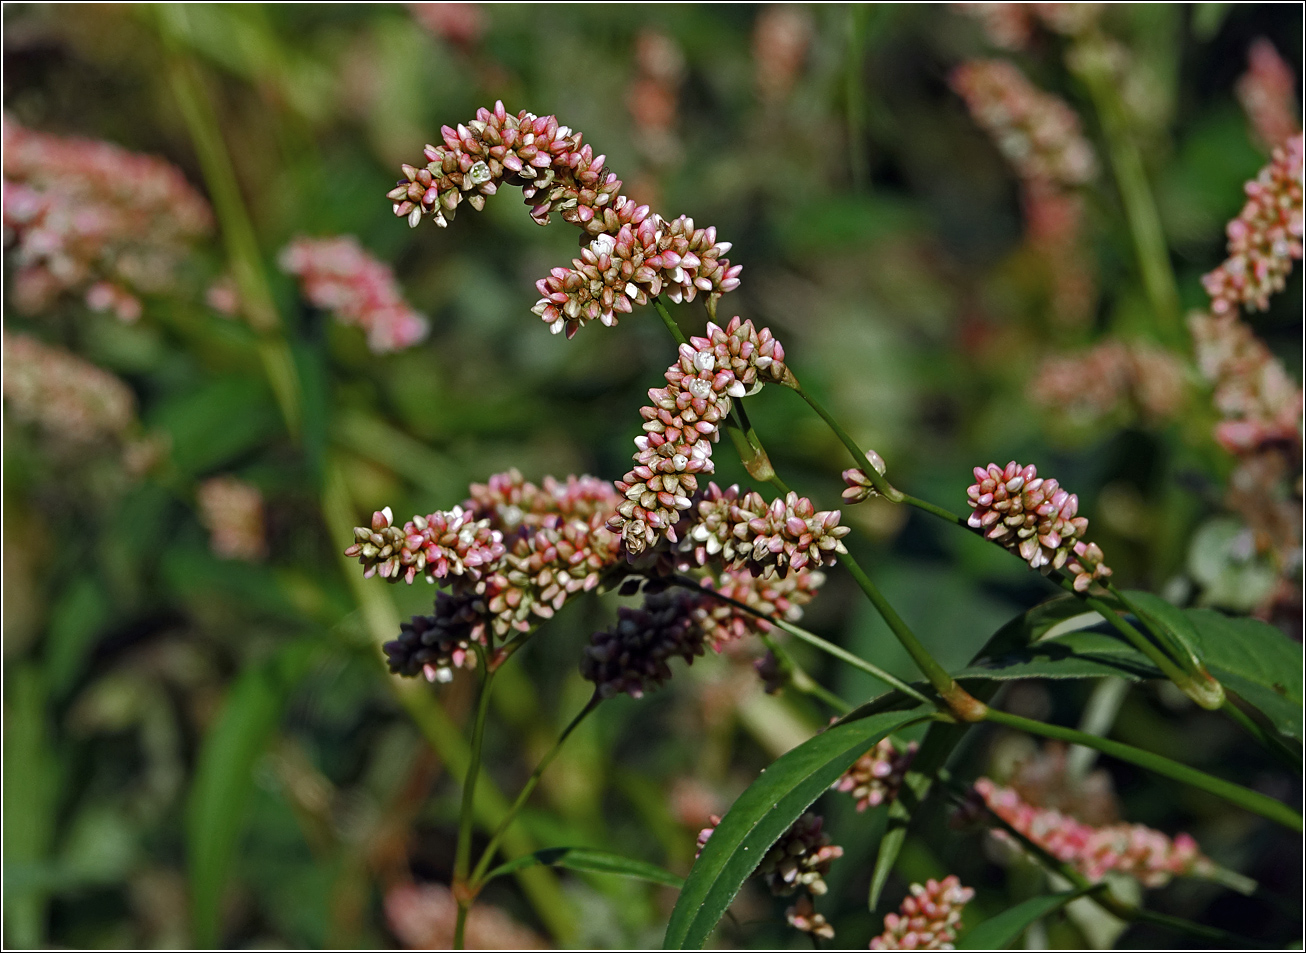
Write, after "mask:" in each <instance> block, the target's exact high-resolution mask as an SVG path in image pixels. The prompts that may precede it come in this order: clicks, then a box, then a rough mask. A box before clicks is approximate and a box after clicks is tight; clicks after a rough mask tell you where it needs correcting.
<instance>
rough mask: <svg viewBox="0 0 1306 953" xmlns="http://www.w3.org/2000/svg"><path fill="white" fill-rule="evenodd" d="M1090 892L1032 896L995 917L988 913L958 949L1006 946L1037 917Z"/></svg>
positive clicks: (963, 938) (965, 935)
mask: <svg viewBox="0 0 1306 953" xmlns="http://www.w3.org/2000/svg"><path fill="white" fill-rule="evenodd" d="M1088 889H1093V888H1088ZM1087 892H1088V890H1068V891H1066V892H1065V893H1053V894H1048V895H1047V896H1043V897H1031V898H1030V899H1029V900H1026V901H1025V902H1024V903H1018V904H1016V905H1015V906H1014V907H1012V908H1011V909H1009V910H1003V911H1002V912H1001V913H999V914H998V915H997V916H996V917H989V918H988V919H987V920H985V921H984V922H983V923H981V924H979V925H978V926H976V927H974V928H973V929H970V930H967V931H966V932H965V933H963V934H962V935H961V937H960V938H959V939H958V940H957V949H959V950H1003V949H1006V948H1007V946H1009V945H1010V944H1011V943H1012V942H1014V941H1015V939H1016V938H1017V937H1018V936H1020V934H1021V933H1023V932H1024V931H1025V929H1026V928H1027V927H1028V926H1029V925H1030V924H1032V923H1033V922H1034V921H1035V920H1040V919H1042V918H1043V917H1046V916H1047V915H1048V914H1050V913H1055V912H1056V911H1057V910H1060V909H1061V908H1062V907H1064V906H1065V905H1066V904H1068V903H1070V901H1072V900H1075V899H1077V898H1079V897H1082V896H1083V895H1084V894H1085V893H1087Z"/></svg>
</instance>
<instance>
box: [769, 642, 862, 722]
mask: <svg viewBox="0 0 1306 953" xmlns="http://www.w3.org/2000/svg"><path fill="white" fill-rule="evenodd" d="M757 636H758V638H760V639H761V640H762V644H763V645H765V646H766V647H767V649H768V650H769V651H770V653H771V654H772V655H774V656H775V657H776V659H777V660H778V661H779V662H780V665H781V666H782V667H783V668H784V670H785V671H786V672H787V673H788V675H789V684H790V685H792V686H793V688H794V691H797V692H801V693H802V694H804V695H810V696H812V697H813V698H815V699H817V700H819V701H822V702H824V703H825V704H826V705H827V706H829V707H830V708H832V709H834V710H835V711H837V712H838V713H839V714H841V715H846V714H848V712H850V711H852V710H853V706H852V705H850V704H848V703H847V702H846V701H844V700H843V699H842V698H840V697H839V696H838V695H836V694H835V693H834V692H832V691H830V690H829V689H828V688H826V687H825V686H824V685H822V684H821V683H820V682H818V681H817V680H816V679H814V678H812V676H810V675H808V674H807V672H805V671H804V670H803V668H802V666H800V665H799V664H798V663H797V662H795V661H794V659H793V656H792V655H790V654H789V653H788V652H787V651H786V650H785V647H784V646H783V645H781V644H780V643H779V642H777V641H776V640H775V639H773V638H771V636H769V635H767V634H766V633H765V632H759V633H758V634H757Z"/></svg>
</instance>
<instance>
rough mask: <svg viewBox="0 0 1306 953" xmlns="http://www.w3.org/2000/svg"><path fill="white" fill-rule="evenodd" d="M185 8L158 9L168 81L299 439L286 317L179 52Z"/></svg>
mask: <svg viewBox="0 0 1306 953" xmlns="http://www.w3.org/2000/svg"><path fill="white" fill-rule="evenodd" d="M185 7H186V5H185V4H182V3H169V4H160V5H159V7H158V8H157V12H158V14H159V17H158V24H159V33H160V36H161V37H162V39H163V41H164V45H165V47H166V48H167V49H168V53H169V56H168V66H167V69H168V79H169V82H170V83H171V85H172V92H173V95H174V96H175V97H176V99H177V105H178V106H179V107H180V108H181V114H182V118H183V119H184V120H185V122H186V128H187V131H188V132H189V133H190V137H191V141H192V142H193V143H194V145H195V152H196V155H197V156H198V157H199V161H200V168H201V170H202V171H203V173H204V184H205V185H206V186H208V190H209V195H211V196H212V198H213V209H214V212H215V213H216V215H217V219H218V224H219V226H220V227H221V232H222V242H223V245H224V246H225V248H226V252H227V259H228V261H229V262H230V265H231V272H232V275H233V277H234V278H235V280H236V286H237V288H238V289H239V290H240V297H241V310H242V313H243V314H244V316H245V319H246V320H247V321H248V322H249V325H250V327H251V328H253V329H254V331H255V333H256V334H257V335H258V353H259V359H260V360H261V361H262V363H263V368H264V372H265V373H266V374H267V378H268V383H269V384H271V386H272V392H273V394H274V395H275V396H276V400H277V405H278V407H279V408H280V410H281V415H282V417H283V418H284V419H285V421H286V429H287V430H289V431H290V434H291V436H292V437H295V438H297V437H298V436H299V431H300V426H301V423H302V413H301V409H300V383H299V375H298V373H297V372H296V370H295V364H294V358H293V357H292V356H291V353H290V349H289V348H288V347H287V346H286V341H285V338H284V337H283V335H282V329H281V318H280V316H279V315H278V314H277V309H276V305H275V304H274V303H273V300H272V292H271V289H270V288H269V287H268V282H267V276H266V275H265V274H264V271H263V264H262V256H261V254H260V252H259V246H258V238H257V237H256V236H255V233H254V226H253V223H252V222H251V221H250V217H249V212H248V211H247V209H246V208H245V201H244V199H243V198H242V196H241V194H240V186H239V184H238V183H237V181H236V172H235V169H234V167H233V166H232V162H231V154H230V153H229V152H228V150H227V146H226V143H225V142H223V140H222V131H221V129H220V127H219V125H218V118H217V115H216V113H215V112H214V109H213V103H212V102H211V101H210V100H209V97H208V93H207V92H206V91H205V89H204V82H203V79H202V77H201V76H200V75H199V71H198V69H197V68H196V66H195V64H194V63H193V62H191V60H190V58H189V57H187V56H186V55H185V54H184V53H183V52H182V51H181V49H180V39H181V38H182V37H185V36H188V35H189V32H190V29H191V27H190V22H189V19H188V17H187V11H186V9H185Z"/></svg>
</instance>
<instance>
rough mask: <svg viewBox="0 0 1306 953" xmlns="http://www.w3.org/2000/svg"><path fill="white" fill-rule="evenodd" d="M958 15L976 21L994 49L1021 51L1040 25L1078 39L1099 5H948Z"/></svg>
mask: <svg viewBox="0 0 1306 953" xmlns="http://www.w3.org/2000/svg"><path fill="white" fill-rule="evenodd" d="M948 6H949V7H951V8H952V9H953V10H955V11H956V12H957V13H961V14H965V15H966V16H970V17H974V18H975V19H976V20H978V21H979V23H980V26H981V28H982V29H983V30H984V34H985V36H987V37H988V40H989V42H990V43H992V44H993V45H994V46H997V47H1001V48H1002V49H1006V50H1024V49H1026V48H1028V47H1029V45H1030V41H1031V40H1032V39H1033V35H1034V28H1035V27H1036V26H1038V25H1039V24H1042V25H1043V26H1044V27H1046V28H1047V29H1049V30H1051V31H1053V32H1054V33H1061V34H1063V35H1065V36H1077V35H1079V34H1080V33H1083V32H1084V31H1086V30H1088V29H1089V28H1090V27H1091V26H1092V25H1093V24H1094V23H1095V22H1096V21H1097V19H1098V18H1099V17H1100V16H1101V15H1102V9H1103V7H1104V6H1105V4H1102V3H950V4H948Z"/></svg>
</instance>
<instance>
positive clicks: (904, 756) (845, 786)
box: [834, 738, 917, 812]
mask: <svg viewBox="0 0 1306 953" xmlns="http://www.w3.org/2000/svg"><path fill="white" fill-rule="evenodd" d="M916 748H917V744H916V742H914V741H912V742H908V743H907V745H905V746H904V747H903V748H901V749H900V748H899V747H898V746H897V745H896V744H894V743H893V741H892V739H889V738H882V739H881V740H880V741H878V742H877V743H876V745H875V747H874V748H872V749H871V750H870V751H868V752H866V754H864V755H862V756H861V757H860V758H858V759H857V760H856V761H854V762H853V764H852V766H851V767H850V768H849V769H848V770H847V771H845V772H844V773H843V774H842V775H841V776H840V777H839V780H838V781H836V782H834V790H836V791H843V792H845V793H847V794H851V795H852V796H853V800H855V801H856V802H857V810H858V812H861V811H864V810H866V809H867V808H868V807H879V806H880V805H881V804H887V803H889V802H890V801H892V800H893V799H894V798H896V797H897V796H898V789H899V788H901V787H902V782H903V779H904V778H905V777H906V776H907V770H908V769H909V768H910V767H911V763H912V761H913V760H915V758H916Z"/></svg>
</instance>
